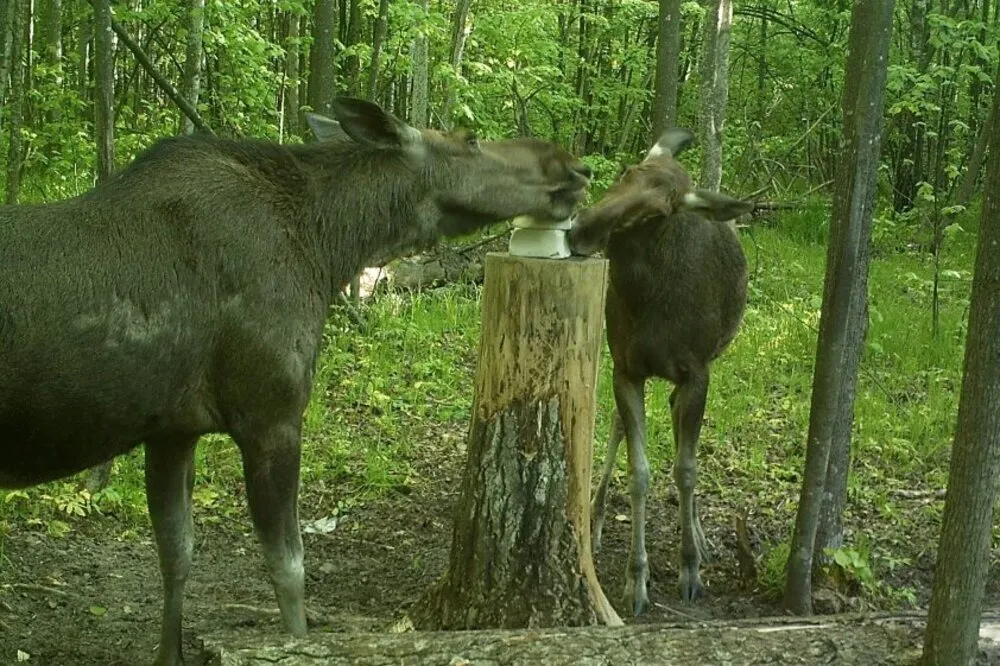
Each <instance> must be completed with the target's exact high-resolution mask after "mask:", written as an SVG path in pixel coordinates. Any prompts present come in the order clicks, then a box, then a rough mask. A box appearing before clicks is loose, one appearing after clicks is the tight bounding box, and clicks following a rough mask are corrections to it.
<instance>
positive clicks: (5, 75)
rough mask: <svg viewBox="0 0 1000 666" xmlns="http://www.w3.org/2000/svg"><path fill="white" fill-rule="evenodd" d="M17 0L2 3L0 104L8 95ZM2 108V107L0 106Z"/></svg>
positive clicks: (0, 7)
mask: <svg viewBox="0 0 1000 666" xmlns="http://www.w3.org/2000/svg"><path fill="white" fill-rule="evenodd" d="M16 4H17V2H16V0H5V1H4V2H3V3H0V58H2V60H0V104H3V101H4V100H5V99H6V97H7V81H8V79H9V78H10V72H11V48H12V47H13V35H12V34H11V30H12V28H13V21H14V15H15V7H16ZM0 108H2V107H0Z"/></svg>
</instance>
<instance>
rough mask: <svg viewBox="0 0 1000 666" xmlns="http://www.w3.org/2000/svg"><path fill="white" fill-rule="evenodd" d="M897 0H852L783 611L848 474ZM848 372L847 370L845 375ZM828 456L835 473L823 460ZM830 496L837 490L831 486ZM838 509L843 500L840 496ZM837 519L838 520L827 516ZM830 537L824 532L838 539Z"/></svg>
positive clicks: (804, 606)
mask: <svg viewBox="0 0 1000 666" xmlns="http://www.w3.org/2000/svg"><path fill="white" fill-rule="evenodd" d="M892 9H893V0H855V2H854V7H853V10H852V16H851V29H850V36H849V44H848V52H849V53H848V58H847V67H846V73H845V76H846V84H845V89H844V142H845V143H844V144H843V146H842V150H841V157H840V161H839V165H840V166H839V170H838V173H837V182H836V185H835V188H834V197H833V211H832V218H831V221H830V240H829V248H828V251H827V268H826V279H825V281H824V288H823V309H822V312H821V314H820V330H819V340H818V343H817V349H816V366H815V369H814V371H813V393H812V405H811V408H810V416H809V438H808V443H807V448H806V469H805V474H804V477H803V481H802V492H801V495H800V497H799V506H798V513H797V515H796V519H795V532H794V534H793V536H792V544H791V549H790V552H789V554H788V572H787V573H788V578H787V580H786V584H785V599H784V603H785V606H786V608H788V609H789V610H791V611H792V612H794V613H798V614H808V613H811V612H812V580H811V577H812V569H813V557H814V548H815V546H816V545H817V543H816V533H817V530H818V524H819V518H820V512H821V507H822V504H823V501H824V497H823V495H824V489H825V486H826V482H827V478H828V475H829V474H831V473H832V474H833V475H834V477H835V478H837V475H838V474H841V473H843V474H846V471H847V470H846V467H847V464H848V459H849V455H850V433H851V428H850V424H851V423H852V419H853V412H854V404H853V397H854V388H855V387H854V386H853V382H852V385H851V386H845V384H847V383H848V382H849V381H850V380H853V381H854V382H856V380H857V362H858V360H857V357H858V356H859V355H860V354H861V350H862V347H861V342H862V335H861V334H860V332H859V331H863V327H864V326H865V320H866V318H867V298H868V264H869V261H870V258H871V249H870V247H869V238H870V235H871V220H872V213H873V211H874V206H875V194H876V179H877V174H878V164H879V149H880V145H881V140H882V116H883V108H882V103H883V98H884V92H885V90H884V89H885V81H886V60H887V57H888V48H889V38H890V34H891V31H892ZM850 375H853V377H851V376H850ZM831 460H832V461H833V462H834V465H835V467H842V469H835V470H834V471H833V472H831V471H830V469H829V462H830V461H831ZM831 492H840V489H839V488H831ZM837 501H838V502H839V506H842V505H843V498H838V500H837ZM829 524H839V518H837V519H836V520H835V521H833V520H831V521H828V525H829ZM835 537H836V535H827V538H828V539H830V538H835Z"/></svg>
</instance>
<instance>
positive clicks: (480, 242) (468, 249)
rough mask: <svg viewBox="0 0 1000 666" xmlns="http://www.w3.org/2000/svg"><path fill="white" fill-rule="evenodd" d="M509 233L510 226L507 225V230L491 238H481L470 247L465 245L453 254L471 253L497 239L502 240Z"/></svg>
mask: <svg viewBox="0 0 1000 666" xmlns="http://www.w3.org/2000/svg"><path fill="white" fill-rule="evenodd" d="M509 233H510V224H508V225H507V228H506V229H504V230H503V231H501V232H500V233H498V234H493V235H492V236H487V237H486V238H483V239H482V240H478V241H476V242H475V243H472V244H471V245H466V246H464V247H460V248H457V249H456V250H455V252H457V253H458V254H466V253H467V252H471V251H472V250H475V249H476V248H477V247H482V246H483V245H486V244H488V243H492V242H493V241H495V240H496V239H498V238H503V237H504V236H506V235H507V234H509Z"/></svg>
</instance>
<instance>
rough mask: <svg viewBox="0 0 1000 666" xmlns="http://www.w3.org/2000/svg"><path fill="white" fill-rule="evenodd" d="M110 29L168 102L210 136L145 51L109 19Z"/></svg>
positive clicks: (208, 128) (188, 104)
mask: <svg viewBox="0 0 1000 666" xmlns="http://www.w3.org/2000/svg"><path fill="white" fill-rule="evenodd" d="M87 1H88V2H89V3H90V4H91V6H93V4H94V0H87ZM111 29H112V30H114V32H115V34H116V35H118V39H120V40H121V41H122V44H124V45H125V47H126V48H127V49H128V50H129V51H131V52H132V55H134V56H135V59H136V60H138V61H139V64H140V65H142V68H143V69H145V70H146V73H147V74H149V76H150V77H152V79H153V81H155V82H156V85H158V86H160V89H161V90H162V91H163V92H164V93H166V95H167V97H169V98H170V100H171V101H172V102H173V103H174V104H176V105H177V107H178V108H179V109H180V110H181V112H182V113H184V115H185V116H187V117H188V118H189V119H190V120H191V122H192V123H193V124H194V126H195V127H197V128H198V129H199V130H201V131H203V132H208V133H209V134H211V133H212V129H211V128H210V127H209V126H208V125H207V124H205V121H204V120H202V118H201V116H200V115H199V114H198V110H197V109H195V108H194V107H193V106H191V103H190V102H189V101H187V100H186V99H185V98H184V96H183V95H181V94H180V92H178V90H177V88H175V87H174V85H173V84H172V83H170V81H169V80H167V77H165V76H163V74H160V72H159V70H157V69H156V66H155V65H153V61H152V60H150V59H149V56H147V55H146V53H145V51H143V50H142V47H141V46H139V44H138V43H136V42H135V41H134V40H133V39H132V37H131V36H129V34H128V31H127V30H125V28H123V27H122V25H121V24H120V23H118V21H115V20H114V19H111Z"/></svg>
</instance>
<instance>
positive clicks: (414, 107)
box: [410, 0, 430, 129]
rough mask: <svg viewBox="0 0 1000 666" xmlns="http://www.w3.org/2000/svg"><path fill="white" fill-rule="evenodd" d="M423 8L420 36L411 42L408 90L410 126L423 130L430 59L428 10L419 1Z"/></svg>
mask: <svg viewBox="0 0 1000 666" xmlns="http://www.w3.org/2000/svg"><path fill="white" fill-rule="evenodd" d="M420 6H421V7H422V8H423V18H422V19H421V21H420V34H419V35H417V37H416V38H414V40H413V47H412V48H413V58H412V62H413V83H412V84H411V86H412V87H411V88H410V124H411V125H413V126H414V127H418V128H421V129H423V128H424V127H427V121H428V117H427V114H428V106H427V96H428V88H427V86H428V72H429V69H430V63H429V62H428V59H429V57H430V55H429V53H428V50H427V33H426V30H427V13H428V11H429V10H430V5H429V3H428V0H420Z"/></svg>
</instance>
